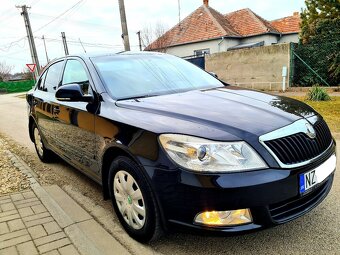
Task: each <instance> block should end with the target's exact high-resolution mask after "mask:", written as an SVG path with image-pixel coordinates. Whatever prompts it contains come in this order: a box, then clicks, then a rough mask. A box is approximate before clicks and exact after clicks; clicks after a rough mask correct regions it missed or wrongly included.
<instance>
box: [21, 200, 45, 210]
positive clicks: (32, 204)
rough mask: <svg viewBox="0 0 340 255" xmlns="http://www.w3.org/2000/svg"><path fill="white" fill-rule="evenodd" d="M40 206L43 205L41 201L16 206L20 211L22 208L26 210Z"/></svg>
mask: <svg viewBox="0 0 340 255" xmlns="http://www.w3.org/2000/svg"><path fill="white" fill-rule="evenodd" d="M40 204H41V202H40V201H39V200H37V201H33V202H29V203H26V204H20V205H16V207H17V208H18V209H20V208H25V207H30V206H34V205H40Z"/></svg>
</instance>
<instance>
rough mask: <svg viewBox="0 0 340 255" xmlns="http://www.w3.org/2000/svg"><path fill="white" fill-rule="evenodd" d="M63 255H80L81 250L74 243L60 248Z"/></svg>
mask: <svg viewBox="0 0 340 255" xmlns="http://www.w3.org/2000/svg"><path fill="white" fill-rule="evenodd" d="M59 252H60V254H61V255H79V252H78V251H77V250H76V248H75V247H74V246H73V245H67V246H65V247H62V248H60V249H59Z"/></svg>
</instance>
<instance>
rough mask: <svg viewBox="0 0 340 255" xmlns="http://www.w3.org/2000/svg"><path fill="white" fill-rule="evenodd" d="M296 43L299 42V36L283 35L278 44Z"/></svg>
mask: <svg viewBox="0 0 340 255" xmlns="http://www.w3.org/2000/svg"><path fill="white" fill-rule="evenodd" d="M290 42H293V43H298V42H299V34H289V35H283V36H282V37H281V38H280V40H279V43H290Z"/></svg>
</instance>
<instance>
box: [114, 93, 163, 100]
mask: <svg viewBox="0 0 340 255" xmlns="http://www.w3.org/2000/svg"><path fill="white" fill-rule="evenodd" d="M156 96H160V94H146V95H143V96H133V97H124V98H119V99H117V101H122V100H133V99H134V100H136V101H138V99H141V98H146V97H156Z"/></svg>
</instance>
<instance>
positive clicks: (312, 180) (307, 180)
mask: <svg viewBox="0 0 340 255" xmlns="http://www.w3.org/2000/svg"><path fill="white" fill-rule="evenodd" d="M335 167H336V156H335V154H333V155H332V156H331V157H330V158H329V159H327V160H326V161H325V162H324V163H322V164H321V165H320V166H318V167H317V168H315V169H313V170H311V171H308V172H306V173H302V174H300V175H299V184H300V194H303V193H305V192H306V191H308V190H310V189H311V188H313V187H314V186H316V185H317V184H319V183H321V182H323V181H324V180H325V179H326V178H327V177H328V176H329V175H331V173H333V172H334V170H335Z"/></svg>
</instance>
